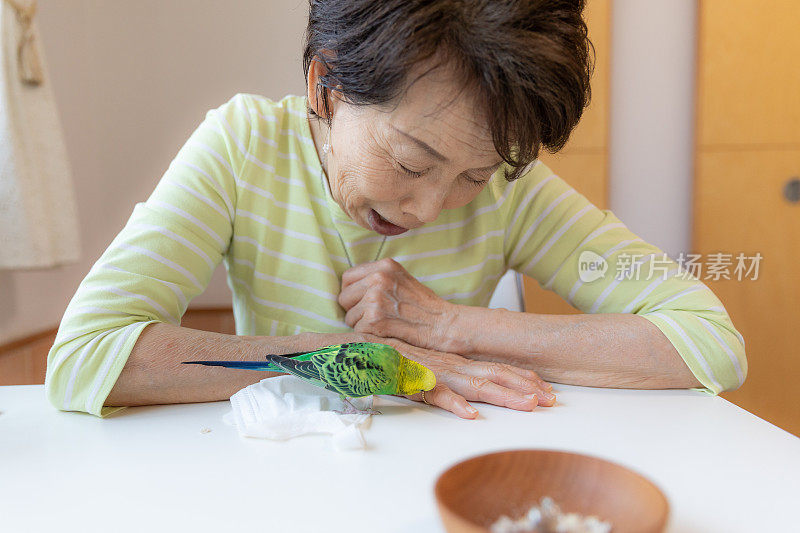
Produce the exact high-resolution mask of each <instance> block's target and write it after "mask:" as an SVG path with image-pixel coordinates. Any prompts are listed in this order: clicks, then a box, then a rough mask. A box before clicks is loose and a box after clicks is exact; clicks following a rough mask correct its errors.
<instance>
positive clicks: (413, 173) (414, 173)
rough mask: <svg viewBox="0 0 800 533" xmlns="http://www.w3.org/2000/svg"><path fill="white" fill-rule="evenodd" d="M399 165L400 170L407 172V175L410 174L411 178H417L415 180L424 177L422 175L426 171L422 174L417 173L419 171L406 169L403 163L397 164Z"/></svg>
mask: <svg viewBox="0 0 800 533" xmlns="http://www.w3.org/2000/svg"><path fill="white" fill-rule="evenodd" d="M397 164H398V165H399V166H400V168H401V169H402V171H403V172H405V173H406V174H408V175H409V176H412V177H415V178H418V177H420V176H422V174H424V173H425V172H424V171H422V172H417V171H414V170H411V169H410V168H407V167H406V166H405V165H404V164H402V163H397Z"/></svg>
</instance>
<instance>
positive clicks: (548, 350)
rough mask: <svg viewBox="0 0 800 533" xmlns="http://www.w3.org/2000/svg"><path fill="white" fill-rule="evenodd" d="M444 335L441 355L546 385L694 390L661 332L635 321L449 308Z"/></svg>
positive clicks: (630, 318) (688, 373)
mask: <svg viewBox="0 0 800 533" xmlns="http://www.w3.org/2000/svg"><path fill="white" fill-rule="evenodd" d="M476 324H480V325H481V326H480V328H476V327H475V325H476ZM447 331H448V336H447V338H445V339H442V341H441V346H442V349H444V350H447V351H453V352H456V353H460V354H463V355H465V356H466V357H469V358H471V359H478V360H482V361H499V362H503V363H508V364H511V365H514V366H518V367H522V368H531V369H535V370H536V372H537V373H538V374H539V375H540V376H541V377H542V378H544V379H546V380H548V381H556V382H558V383H567V384H573V385H590V386H594V387H624V388H637V389H654V388H657V389H662V388H690V387H701V386H702V385H701V383H700V382H699V381H698V380H697V378H695V377H694V374H692V372H691V370H689V367H687V366H686V363H684V362H683V359H682V358H681V356H680V354H679V353H678V351H677V350H676V349H675V347H674V346H673V345H672V343H671V342H670V341H669V339H668V338H667V337H666V336H665V335H664V334H663V333H662V332H661V330H659V329H658V328H657V327H656V326H655V325H654V324H653V323H652V322H650V321H648V320H646V319H644V318H642V317H640V316H638V315H632V314H602V315H587V314H580V315H540V314H533V313H519V312H514V311H508V310H506V309H485V308H480V307H468V306H457V308H456V309H453V321H452V327H450V328H448V329H447Z"/></svg>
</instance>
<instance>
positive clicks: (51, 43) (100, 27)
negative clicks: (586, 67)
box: [0, 0, 694, 343]
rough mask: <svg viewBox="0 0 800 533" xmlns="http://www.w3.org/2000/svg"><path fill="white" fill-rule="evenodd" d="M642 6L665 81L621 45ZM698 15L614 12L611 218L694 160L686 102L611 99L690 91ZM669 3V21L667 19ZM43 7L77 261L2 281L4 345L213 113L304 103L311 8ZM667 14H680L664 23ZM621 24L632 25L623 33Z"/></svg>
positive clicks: (206, 299)
mask: <svg viewBox="0 0 800 533" xmlns="http://www.w3.org/2000/svg"><path fill="white" fill-rule="evenodd" d="M617 2H618V3H619V5H616V4H617ZM640 2H642V3H653V4H658V5H660V6H661V8H660V9H661V13H662V14H661V15H660V16H657V17H654V16H652V15H651V16H646V18H644V19H642V21H643V22H642V24H644V25H646V28H647V34H648V35H650V36H655V38H656V40H654V41H652V43H655V44H657V45H658V50H660V52H659V53H660V54H661V55H660V56H659V61H666V63H664V65H665V66H664V67H663V68H662V69H660V70H659V69H652V68H650V69H644V66H647V65H651V62H652V57H650V56H649V55H648V54H646V53H644V54H643V53H641V47H642V46H643V41H644V39H643V36H642V35H641V32H640V33H638V34H636V35H633V36H632V37H633V38H632V39H625V38H624V37H625V35H628V34H630V32H632V31H634V30H635V27H636V25H635V24H631V23H630V22H632V21H633V22H635V20H636V18H635V17H636V16H639V15H636V14H637V13H639V12H640V10H639V9H638V8H637V4H638V3H640ZM693 3H694V2H693V1H692V0H680V1H677V0H647V1H646V2H645V1H644V0H616V1H615V8H614V22H615V23H617V26H616V27H614V25H613V24H612V31H613V35H612V47H613V54H612V75H617V76H618V77H617V78H612V89H611V90H612V109H611V122H612V136H611V158H612V161H614V158H615V157H617V159H616V161H621V162H623V164H624V161H625V160H627V161H628V162H629V163H628V165H629V166H628V167H627V169H626V168H625V167H620V166H619V164H618V166H617V170H616V175H615V168H614V166H613V165H612V172H611V187H612V198H611V200H612V208H615V209H621V210H623V211H625V210H626V207H625V206H626V205H629V204H630V202H627V203H626V201H627V200H628V199H635V198H638V197H640V195H642V194H648V192H647V191H648V184H650V185H653V186H656V185H663V183H662V182H663V179H664V172H660V173H659V172H658V170H659V169H662V168H664V166H665V164H666V163H665V161H664V159H663V158H659V157H655V156H654V155H653V154H654V147H658V149H659V150H664V151H665V153H668V154H671V155H670V158H674V157H678V158H680V157H683V156H682V155H681V154H682V153H683V151H684V150H686V149H688V146H687V140H686V139H685V138H684V137H683V136H681V131H682V130H681V126H680V124H682V123H683V122H681V121H685V120H688V118H687V117H690V115H689V113H690V112H691V111H690V109H688V108H687V107H686V105H685V101H684V100H682V99H681V98H682V96H681V95H683V92H681V93H679V94H677V95H675V94H670V93H669V91H660V92H658V93H654V95H650V96H649V99H646V98H645V99H640V100H637V102H636V107H635V108H632V107H630V105H629V104H628V102H629V100H628V98H627V97H623V98H620V97H618V96H617V97H615V93H616V92H617V91H620V90H623V89H625V88H628V89H629V90H630V89H631V88H634V87H639V88H642V87H648V86H649V87H653V86H661V85H662V84H663V83H664V79H665V78H672V77H674V76H678V79H672V83H675V84H677V85H678V86H681V87H684V86H685V85H686V83H690V82H691V79H689V78H687V76H688V75H687V74H686V68H681V66H680V65H677V68H671V67H676V64H675V62H676V61H677V62H680V61H684V60H685V59H686V58H685V54H683V50H684V49H685V46H677V45H676V46H673V44H675V43H670V40H675V41H676V42H679V43H684V39H686V38H688V37H687V35H685V34H676V33H675V32H673V31H672V28H673V27H674V22H675V20H676V19H675V16H680V15H679V13H680V10H681V9H684V11H685V7H686V6H687V5H693ZM670 5H674V6H676V7H675V9H672V11H670V9H669V6H670ZM39 6H40V7H39V11H40V14H39V16H38V21H39V29H40V32H41V35H42V40H43V44H44V48H45V50H46V55H47V61H48V64H49V74H50V77H51V80H52V83H53V86H54V89H55V94H56V101H57V103H58V106H59V109H60V115H61V119H62V122H63V128H64V131H65V135H66V142H67V149H68V151H69V155H70V159H71V162H72V166H73V174H74V179H75V186H76V189H77V195H78V202H79V211H80V224H81V231H82V237H83V260H82V261H81V262H80V263H79V264H77V265H73V266H69V267H64V268H59V269H50V270H43V271H39V272H3V271H0V343H2V342H4V341H7V340H11V339H14V338H18V337H22V336H25V335H27V334H30V333H33V332H35V331H39V330H41V329H43V328H47V327H50V326H52V325H54V324H57V323H58V321H59V320H60V317H61V314H62V313H63V310H64V307H65V306H66V304H67V302H68V301H69V298H70V297H71V296H72V294H73V293H74V291H75V288H76V286H77V284H78V283H79V282H80V280H81V279H82V278H83V276H84V275H85V273H86V272H87V271H88V269H89V267H90V266H91V264H92V263H93V262H94V261H95V260H96V259H97V257H98V256H99V255H100V254H101V253H102V251H103V250H104V249H105V247H106V246H107V245H108V243H109V242H110V241H111V239H112V238H113V237H114V235H115V234H116V233H117V232H118V231H119V230H120V229H121V227H122V226H123V225H124V223H125V221H126V220H127V218H128V216H129V214H130V212H131V210H132V208H133V205H134V204H135V203H136V202H138V201H142V200H144V199H146V197H147V195H148V194H149V192H150V191H151V190H152V189H153V187H154V186H155V184H156V182H157V181H158V179H159V178H160V176H161V174H162V173H163V172H164V170H165V169H166V167H167V165H168V164H169V162H170V161H171V160H172V157H173V156H174V155H175V153H176V152H177V151H178V149H179V147H180V146H181V144H182V143H183V141H185V139H186V138H187V137H188V136H189V134H190V133H191V132H192V131H193V129H194V128H195V127H196V126H197V124H199V122H200V121H201V120H202V119H203V117H204V116H205V112H206V111H207V110H208V109H210V108H212V107H216V106H218V105H220V104H222V103H223V102H225V101H226V100H227V99H228V98H230V97H231V96H232V95H233V94H235V93H237V92H253V93H258V94H263V95H265V96H268V97H271V98H280V97H281V96H283V95H285V94H287V93H295V94H297V93H299V92H301V91H302V87H303V85H302V84H303V78H302V69H301V65H300V52H301V42H302V33H303V30H304V28H305V17H306V14H307V11H306V10H307V2H306V1H305V0H269V1H265V0H237V1H236V2H220V1H219V0H159V1H156V0H136V1H135V2H131V1H126V0H94V1H93V0H57V1H56V0H49V1H48V0H44V1H40V2H39ZM234 6H235V8H234ZM666 12H671V13H672V15H673V16H672V17H671V18H669V17H667V18H665V15H664V13H666ZM626 13H627V14H631V15H634V16H635V17H634V19H633V20H632V19H631V18H630V17H628V18H627V20H628V21H629V23H628V24H621V23H619V22H620V21H621V20H623V19H621V18H620V17H621V16H624V15H625V14H626ZM643 16H644V15H643ZM620 32H624V33H620ZM617 43H620V45H621V47H620V46H617ZM637 50H638V52H637ZM670 50H674V51H675V53H674V54H671V53H670ZM620 54H624V58H625V61H626V63H625V65H626V66H625V68H623V69H619V70H616V69H614V68H613V65H614V62H615V60H616V57H617V56H618V55H620ZM637 64H638V65H639V66H640V67H642V68H639V67H637ZM670 68H671V70H670ZM665 69H666V70H665ZM681 76H682V77H681ZM634 84H635V85H634ZM618 94H621V95H622V96H625V95H624V93H618ZM656 98H660V100H658V99H656ZM626 106H627V107H626ZM654 106H660V107H659V108H658V109H667V110H669V113H672V114H677V116H678V119H677V124H678V125H677V126H675V127H673V128H672V129H671V130H670V131H671V132H672V133H670V134H667V135H665V134H664V127H663V117H664V114H663V113H652V112H648V110H653V109H655V107H654ZM664 106H666V108H665V107H664ZM681 117H682V118H681ZM615 124H616V126H618V127H622V128H623V129H622V130H618V131H630V129H631V128H636V129H635V131H636V135H635V136H634V137H635V138H631V139H628V140H627V141H623V142H626V143H629V144H623V142H620V139H625V137H624V136H620V135H617V136H616V137H615V135H614V131H613V128H614V127H615ZM676 154H677V155H676ZM621 158H622V159H621ZM677 172H678V174H679V178H678V179H679V180H680V179H683V180H685V179H686V176H685V175H682V174H681V173H683V172H684V171H683V170H682V169H680V170H678V171H677ZM623 174H625V176H628V177H630V176H631V175H633V176H635V180H629V183H628V185H626V186H625V187H623V188H621V189H620V188H617V189H616V191H617V193H615V192H614V191H615V189H614V187H615V181H616V180H618V179H624V178H625V176H623ZM619 176H622V178H619ZM681 176H682V177H681ZM565 178H566V179H569V177H568V176H565ZM676 183H682V182H680V181H678V182H676ZM677 187H678V189H675V191H676V194H675V195H673V203H672V204H670V205H673V207H674V206H675V205H677V206H678V208H679V209H680V204H681V203H683V204H685V209H686V213H687V214H688V205H689V204H688V198H687V197H685V195H684V192H683V189H681V188H680V187H681V186H680V185H679V186H677ZM667 188H670V186H669V185H667ZM660 190H661V191H663V187H662V189H660ZM626 191H628V192H626ZM659 194H661V193H659ZM656 197H657V196H656ZM614 204H617V205H616V206H615V205H614ZM671 212H672V211H671ZM620 216H621V217H622V219H623V221H625V222H627V223H628V224H629V225H630V226H631V227H632V228H633V229H634V231H637V230H639V229H640V228H641V230H642V231H641V233H642V236H643V237H645V238H651V239H653V240H654V242H655V244H658V245H661V246H665V245H669V246H665V247H667V248H674V247H675V246H680V245H681V242H682V239H683V234H684V233H685V230H684V229H681V228H679V229H674V226H671V225H670V224H668V223H667V222H668V221H667V220H666V214H665V213H661V214H659V215H658V216H656V218H655V219H652V218H648V217H647V216H646V215H645V214H642V213H638V212H636V211H631V212H630V213H620ZM687 216H688V215H687ZM659 217H660V218H659ZM653 220H655V222H653ZM645 224H648V225H645ZM673 236H674V238H673ZM675 243H677V244H675ZM228 303H229V296H228V289H227V287H226V285H225V282H224V276H222V275H221V272H220V271H218V272H217V274H216V275H215V278H214V280H213V281H212V284H211V286H210V287H209V289H208V291H206V293H205V294H203V295H202V296H200V297H198V298H197V299H196V300H195V301H194V304H199V305H227V304H228Z"/></svg>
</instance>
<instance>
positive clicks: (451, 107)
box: [382, 73, 497, 159]
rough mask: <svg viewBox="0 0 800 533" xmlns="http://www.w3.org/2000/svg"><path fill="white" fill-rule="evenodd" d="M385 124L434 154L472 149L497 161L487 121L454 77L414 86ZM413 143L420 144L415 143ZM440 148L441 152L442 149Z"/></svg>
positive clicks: (430, 76)
mask: <svg viewBox="0 0 800 533" xmlns="http://www.w3.org/2000/svg"><path fill="white" fill-rule="evenodd" d="M384 118H385V120H384V121H382V122H383V123H384V124H383V126H384V127H385V128H388V129H389V130H390V131H391V132H392V133H398V132H399V133H400V134H401V136H402V137H404V138H405V139H406V140H410V141H411V142H414V141H413V140H412V139H408V137H409V136H410V137H413V138H415V139H416V140H420V141H422V142H423V143H425V144H427V145H429V146H430V147H431V148H433V149H434V150H435V151H438V152H440V153H443V155H445V156H447V155H448V154H447V153H444V152H442V150H445V151H450V152H452V151H454V150H469V151H470V152H471V153H472V155H473V157H475V156H477V157H486V158H494V159H496V158H497V151H496V150H495V147H494V144H493V141H492V135H491V131H490V130H489V126H488V121H487V120H486V119H485V114H484V112H483V110H482V109H481V108H480V106H478V105H477V98H475V96H474V94H472V93H471V92H470V91H469V90H468V89H464V87H460V86H459V85H458V82H457V81H456V80H454V79H453V78H452V76H451V77H445V76H441V75H435V74H434V73H430V74H428V75H425V76H423V77H422V78H420V79H419V80H417V81H416V82H415V83H414V84H412V85H411V86H410V87H409V88H408V90H407V91H406V92H405V93H404V95H403V97H402V98H401V99H400V101H399V103H398V104H397V105H396V106H393V107H392V108H391V109H390V110H389V111H388V113H387V114H386V115H385V117H384ZM414 144H417V143H415V142H414ZM440 148H441V149H440Z"/></svg>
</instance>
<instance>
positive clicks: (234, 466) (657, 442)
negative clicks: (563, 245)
mask: <svg viewBox="0 0 800 533" xmlns="http://www.w3.org/2000/svg"><path fill="white" fill-rule="evenodd" d="M556 388H557V390H558V392H559V395H558V399H559V402H560V405H558V406H557V407H554V408H550V409H539V410H537V411H534V412H532V413H524V412H516V411H511V410H508V409H503V408H499V407H493V406H488V405H482V404H478V408H479V409H480V411H481V417H480V418H479V419H478V420H476V421H468V420H461V419H458V418H456V417H455V416H453V415H451V414H449V413H447V412H444V411H442V410H439V409H436V408H432V407H427V406H423V405H421V404H418V403H414V402H411V401H408V400H405V399H402V398H395V397H380V398H379V399H378V400H377V401H376V407H377V408H378V409H380V410H382V411H383V415H380V416H375V417H373V420H372V426H371V428H370V429H368V430H366V431H365V436H366V439H367V442H368V445H369V449H368V450H367V451H364V452H341V453H337V452H335V451H333V450H332V448H331V445H330V442H329V441H328V440H327V437H323V436H309V437H302V438H298V439H294V440H291V441H287V442H271V441H265V440H257V439H244V438H241V437H239V436H238V434H237V433H236V431H235V430H234V428H232V427H230V426H227V425H225V424H224V423H223V422H222V415H223V414H224V413H226V412H227V411H228V410H229V403H228V402H216V403H207V404H190V405H173V406H154V407H137V408H132V409H128V410H126V411H123V412H121V413H118V414H115V415H113V416H112V417H110V418H108V419H105V420H103V419H99V418H95V417H93V416H90V415H85V414H79V413H63V412H59V411H56V410H55V409H54V408H52V407H51V406H50V405H49V404H48V403H47V402H46V400H45V398H44V392H43V388H42V386H19V387H0V411H2V414H0V530H2V531H8V532H17V531H58V532H64V531H137V532H140V531H147V532H151V531H176V532H177V531H225V532H227V531H259V532H261V531H269V532H273V531H274V532H281V533H283V532H295V531H299V532H306V531H307V532H322V531H326V532H348V533H360V532H365V533H366V532H369V533H384V532H388V533H395V532H397V533H399V532H423V533H432V532H437V533H441V532H442V531H443V528H442V526H441V523H440V522H439V518H438V514H437V511H436V506H435V505H436V504H435V501H434V497H433V484H434V481H435V480H436V477H437V475H438V474H439V473H440V472H441V471H443V470H444V469H445V468H446V467H447V466H449V465H451V464H453V463H454V462H456V461H458V460H461V459H463V458H466V457H468V456H471V455H474V454H478V453H483V452H487V451H493V450H500V449H508V448H518V447H535V448H555V449H561V450H571V451H577V452H582V453H588V454H592V455H596V456H600V457H604V458H607V459H610V460H613V461H616V462H619V463H622V464H624V465H627V466H629V467H631V468H634V469H636V470H638V471H639V472H641V473H643V474H645V475H646V476H648V477H649V478H650V479H652V480H653V481H654V482H655V483H656V484H658V485H659V486H660V487H661V489H662V490H663V491H664V492H665V493H666V495H667V498H668V499H669V501H670V505H671V511H672V513H671V518H670V523H669V528H668V531H680V532H700V531H715V532H716V531H719V532H722V531H724V532H728V533H731V532H736V531H747V532H754V531H788V530H789V529H787V525H786V524H787V521H788V520H790V519H796V517H797V516H798V513H797V506H798V499H799V498H800V439H797V438H796V437H794V436H792V435H790V434H788V433H786V432H784V431H783V430H781V429H778V428H777V427H775V426H773V425H771V424H769V423H767V422H765V421H763V420H761V419H759V418H757V417H755V416H753V415H751V414H750V413H748V412H746V411H744V410H742V409H740V408H738V407H736V406H734V405H733V404H731V403H729V402H727V401H725V400H723V399H722V398H718V397H710V396H706V395H704V394H702V393H696V392H693V391H626V390H613V389H592V388H585V387H567V386H556ZM204 428H209V429H211V430H212V431H211V432H208V433H203V432H201V430H202V429H204ZM248 528H249V529H248Z"/></svg>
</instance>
